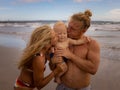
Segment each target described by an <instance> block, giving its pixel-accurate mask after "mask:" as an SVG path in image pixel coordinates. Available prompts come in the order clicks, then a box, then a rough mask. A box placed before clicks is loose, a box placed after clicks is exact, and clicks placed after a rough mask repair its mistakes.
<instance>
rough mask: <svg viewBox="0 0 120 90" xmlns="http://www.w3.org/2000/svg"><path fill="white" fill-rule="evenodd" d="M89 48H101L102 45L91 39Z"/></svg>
mask: <svg viewBox="0 0 120 90" xmlns="http://www.w3.org/2000/svg"><path fill="white" fill-rule="evenodd" d="M89 47H90V48H99V47H100V43H99V42H98V41H97V40H96V39H94V38H92V37H90V42H89Z"/></svg>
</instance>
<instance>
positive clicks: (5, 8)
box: [0, 7, 10, 10]
mask: <svg viewBox="0 0 120 90" xmlns="http://www.w3.org/2000/svg"><path fill="white" fill-rule="evenodd" d="M8 9H10V8H7V7H0V10H8Z"/></svg>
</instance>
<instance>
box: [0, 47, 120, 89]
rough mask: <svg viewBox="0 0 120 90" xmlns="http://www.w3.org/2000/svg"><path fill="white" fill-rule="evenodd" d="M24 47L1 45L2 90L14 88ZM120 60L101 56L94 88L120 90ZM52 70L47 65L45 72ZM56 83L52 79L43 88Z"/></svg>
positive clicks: (93, 83) (52, 87) (49, 87)
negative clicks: (18, 62)
mask: <svg viewBox="0 0 120 90" xmlns="http://www.w3.org/2000/svg"><path fill="white" fill-rule="evenodd" d="M21 51H22V49H20V48H13V47H5V46H0V61H1V63H0V90H13V85H14V82H15V79H16V77H17V76H18V74H19V70H18V69H17V61H18V60H19V57H20V55H21ZM119 68H120V61H119V60H108V59H105V58H104V59H103V58H101V62H100V67H99V69H98V72H97V73H96V74H95V75H94V76H92V82H91V86H92V90H120V71H119ZM49 72H50V70H49V68H48V67H47V69H46V72H45V74H46V75H47V74H48V73H49ZM55 87H56V83H54V82H53V81H51V82H50V83H49V84H48V85H47V86H46V87H44V88H43V89H42V90H55Z"/></svg>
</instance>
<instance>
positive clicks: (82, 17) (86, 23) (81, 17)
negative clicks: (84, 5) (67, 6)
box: [71, 10, 92, 29]
mask: <svg viewBox="0 0 120 90" xmlns="http://www.w3.org/2000/svg"><path fill="white" fill-rule="evenodd" d="M91 16H92V12H91V11H90V10H86V11H85V12H84V13H82V12H79V13H76V14H73V15H72V16H71V19H72V20H76V21H80V22H83V27H82V28H83V29H88V28H89V27H90V22H91V19H90V17H91Z"/></svg>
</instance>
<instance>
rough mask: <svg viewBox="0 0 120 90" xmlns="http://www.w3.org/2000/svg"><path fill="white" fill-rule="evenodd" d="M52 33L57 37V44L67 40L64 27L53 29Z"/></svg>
mask: <svg viewBox="0 0 120 90" xmlns="http://www.w3.org/2000/svg"><path fill="white" fill-rule="evenodd" d="M54 31H55V33H56V35H57V37H58V41H59V42H64V41H66V40H67V29H66V27H65V26H63V25H60V26H57V27H55V28H54Z"/></svg>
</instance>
